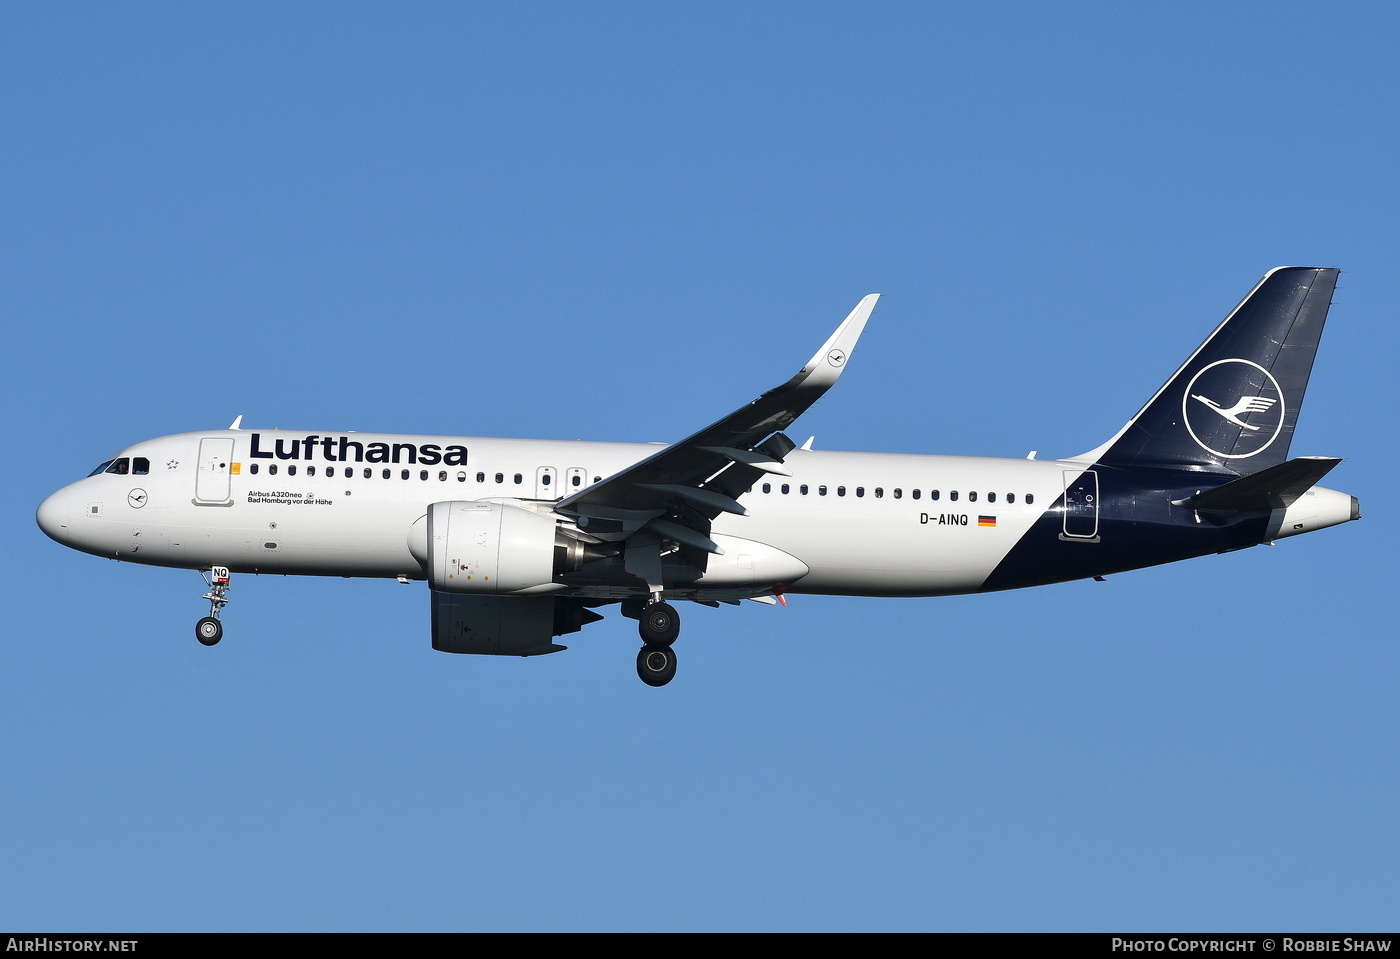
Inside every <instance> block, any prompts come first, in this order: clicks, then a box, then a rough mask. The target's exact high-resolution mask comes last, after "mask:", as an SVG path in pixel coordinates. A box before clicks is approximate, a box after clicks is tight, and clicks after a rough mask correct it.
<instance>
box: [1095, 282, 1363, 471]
mask: <svg viewBox="0 0 1400 959" xmlns="http://www.w3.org/2000/svg"><path fill="white" fill-rule="evenodd" d="M1339 272H1340V271H1338V270H1335V269H1324V268H1320V267H1295V266H1281V267H1278V268H1277V269H1273V270H1270V271H1269V272H1268V273H1267V274H1265V276H1264V278H1263V279H1262V280H1260V281H1259V285H1258V286H1256V287H1255V288H1254V289H1253V290H1252V291H1250V293H1249V295H1248V296H1246V297H1245V298H1244V299H1243V300H1242V301H1241V302H1240V305H1239V306H1237V307H1235V309H1234V310H1233V311H1232V312H1231V313H1230V315H1229V316H1227V317H1226V318H1225V322H1223V323H1221V324H1220V326H1219V327H1217V328H1216V330H1215V332H1214V333H1212V334H1211V335H1210V336H1209V337H1208V338H1207V339H1206V341H1205V342H1204V343H1202V344H1201V346H1200V348H1199V349H1197V350H1196V352H1195V353H1193V354H1192V355H1191V358H1190V359H1188V360H1187V361H1186V363H1185V364H1183V365H1182V367H1181V369H1179V370H1177V371H1176V374H1175V375H1174V376H1172V378H1171V379H1169V380H1168V381H1167V383H1166V385H1165V386H1163V387H1162V388H1161V389H1160V390H1158V391H1157V393H1156V395H1154V396H1153V397H1152V399H1150V400H1148V402H1147V405H1146V406H1144V407H1143V408H1142V409H1141V410H1140V411H1139V412H1138V414H1137V415H1136V416H1134V417H1133V418H1132V419H1131V420H1130V421H1129V422H1128V424H1127V425H1126V426H1124V427H1123V429H1121V430H1120V431H1119V432H1118V434H1117V435H1116V436H1114V437H1113V438H1112V439H1111V440H1109V441H1108V442H1107V443H1105V444H1104V445H1103V446H1101V447H1099V448H1098V449H1096V450H1094V451H1092V452H1090V453H1086V454H1084V456H1083V457H1076V459H1086V460H1092V461H1094V462H1096V463H1098V464H1099V465H1101V466H1106V467H1129V468H1131V467H1142V466H1150V467H1167V468H1174V469H1206V470H1213V471H1219V472H1232V473H1237V474H1240V475H1247V474H1249V473H1254V472H1258V471H1259V470H1263V469H1267V468H1268V467H1271V466H1276V465H1278V464H1279V463H1282V462H1283V461H1284V460H1286V459H1287V458H1288V447H1289V444H1290V443H1291V442H1292V440H1293V427H1294V425H1295V424H1296V423H1297V421H1298V410H1299V408H1300V407H1301V406H1302V404H1303V393H1304V391H1306V389H1307V386H1308V377H1309V376H1310V375H1311V373H1312V366H1313V358H1314V357H1315V356H1316V355H1317V344H1318V341H1319V340H1320V339H1321V337H1322V326H1323V324H1324V323H1325V322H1326V320H1327V309H1328V307H1329V306H1330V305H1331V303H1332V292H1333V290H1334V289H1335V287H1336V284H1337V275H1338V273H1339Z"/></svg>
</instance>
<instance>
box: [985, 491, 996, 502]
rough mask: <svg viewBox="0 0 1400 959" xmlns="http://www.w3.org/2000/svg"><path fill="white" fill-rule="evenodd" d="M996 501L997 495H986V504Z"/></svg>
mask: <svg viewBox="0 0 1400 959" xmlns="http://www.w3.org/2000/svg"><path fill="white" fill-rule="evenodd" d="M996 501H997V494H996V493H988V494H987V502H988V503H995V502H996Z"/></svg>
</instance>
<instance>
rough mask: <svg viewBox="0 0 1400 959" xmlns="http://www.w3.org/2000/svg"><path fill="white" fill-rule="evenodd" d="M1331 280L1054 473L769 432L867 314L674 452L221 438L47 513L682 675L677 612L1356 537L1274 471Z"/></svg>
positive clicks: (1340, 505)
mask: <svg viewBox="0 0 1400 959" xmlns="http://www.w3.org/2000/svg"><path fill="white" fill-rule="evenodd" d="M1337 273H1338V271H1337V270H1334V269H1322V268H1313V267H1280V268H1278V269H1275V270H1271V271H1270V272H1269V273H1268V274H1266V275H1265V276H1264V278H1263V279H1262V280H1260V281H1259V283H1258V285H1256V286H1255V287H1254V289H1253V290H1251V291H1250V292H1249V295H1247V296H1246V297H1245V298H1244V300H1243V301H1242V302H1241V303H1240V304H1239V305H1238V306H1237V307H1235V309H1234V310H1233V311H1232V312H1231V313H1230V314H1229V316H1228V317H1226V319H1225V320H1224V322H1223V323H1221V324H1220V326H1219V327H1217V328H1216V330H1215V331H1214V332H1213V333H1211V334H1210V336H1209V337H1207V338H1206V341H1205V342H1204V343H1203V344H1202V345H1201V346H1200V348H1199V349H1197V350H1196V351H1195V352H1194V353H1192V354H1191V356H1190V357H1189V358H1187V360H1186V362H1185V363H1184V364H1183V365H1182V366H1181V368H1180V369H1178V370H1177V371H1176V373H1175V374H1173V375H1172V376H1171V378H1170V379H1168V380H1167V383H1166V385H1165V386H1163V387H1162V388H1161V389H1160V390H1158V391H1157V392H1156V393H1155V394H1153V395H1152V397H1151V398H1150V399H1149V400H1148V401H1147V403H1146V405H1144V406H1143V407H1142V409H1141V410H1140V411H1139V412H1138V413H1137V415H1135V416H1133V417H1132V419H1130V420H1129V421H1128V423H1127V425H1125V426H1124V427H1123V428H1122V429H1121V430H1119V431H1118V433H1117V434H1115V435H1114V436H1113V437H1112V438H1110V439H1109V440H1108V441H1107V442H1105V443H1103V444H1102V445H1101V446H1099V447H1097V448H1096V449H1093V450H1090V451H1089V452H1087V453H1083V454H1080V455H1078V456H1070V457H1066V458H1064V459H1036V458H1035V454H1031V456H1030V457H1027V458H1025V459H994V458H987V457H971V456H933V455H923V454H912V453H847V452H835V451H829V450H818V449H813V448H812V445H813V444H812V442H811V441H810V440H809V441H808V442H807V443H805V444H803V445H802V446H798V445H797V444H796V443H794V442H793V441H792V440H791V439H789V437H788V435H787V434H786V433H785V432H784V431H785V430H787V429H788V428H789V427H790V426H791V425H792V423H793V421H794V420H796V419H797V417H798V416H800V415H801V414H802V413H803V412H804V411H805V410H806V409H807V408H808V407H810V406H811V405H812V404H813V403H814V402H815V401H816V400H817V398H818V397H820V396H821V395H822V394H823V393H825V392H826V391H827V390H828V389H829V388H830V387H831V386H832V385H833V384H834V383H835V382H836V380H837V379H838V378H839V377H840V375H841V372H842V371H843V370H844V369H845V368H846V365H847V360H848V359H849V358H850V356H851V353H852V351H854V349H855V346H856V341H857V340H858V339H859V337H860V335H861V332H862V331H863V330H864V329H865V325H866V321H867V320H868V319H869V318H870V315H871V312H872V311H873V309H874V307H875V301H876V299H877V296H876V295H875V294H872V295H870V296H867V297H865V298H864V299H863V300H861V301H860V303H859V304H857V305H856V308H855V309H854V310H852V311H851V314H850V315H849V316H848V317H846V319H845V321H844V322H843V323H841V325H840V326H839V327H837V329H836V332H834V333H833V334H832V335H831V337H830V338H829V339H828V340H827V341H826V342H825V343H824V344H822V347H821V349H819V350H817V352H816V354H815V355H814V356H813V357H812V358H811V359H810V360H809V361H808V362H807V364H806V365H805V366H803V367H802V369H801V370H800V371H798V373H797V375H795V376H794V377H792V379H790V380H788V381H787V382H786V383H783V384H782V385H781V386H778V387H776V388H775V389H772V390H769V391H768V392H766V393H764V394H763V395H762V396H760V397H759V398H758V399H756V400H754V401H753V402H751V403H748V404H746V405H744V406H742V407H740V408H739V409H738V410H736V411H735V412H733V413H730V414H729V415H728V416H725V417H723V418H722V419H720V420H718V421H717V422H715V423H714V424H712V425H710V426H707V427H705V428H704V429H702V430H700V431H699V432H697V433H694V434H693V435H691V436H688V437H686V438H685V439H683V440H681V441H680V442H677V443H673V444H671V445H669V446H658V445H646V444H627V443H587V442H577V441H568V442H555V441H549V440H519V439H493V438H483V437H463V436H414V435H398V434H374V433H358V432H334V431H331V432H324V431H323V432H299V431H294V430H275V431H274V430H266V429H243V428H241V421H242V417H239V418H238V419H237V420H235V421H234V423H233V425H232V426H231V427H230V428H229V429H226V430H208V431H204V432H199V433H185V434H180V435H176V436H163V437H160V438H159V439H152V440H145V441H143V442H140V443H137V444H135V445H134V446H130V447H128V448H126V449H124V450H122V451H121V452H120V453H118V454H117V455H116V456H114V457H112V458H111V459H109V460H106V461H105V462H103V463H102V464H101V465H100V466H98V467H97V468H96V469H95V470H93V472H92V474H91V475H90V476H88V477H87V478H86V479H82V480H79V481H78V482H76V483H73V484H71V485H69V486H66V487H64V488H63V489H60V490H59V491H58V492H56V493H54V494H53V495H52V496H50V497H49V498H48V499H46V500H44V502H43V504H42V505H40V507H39V511H38V521H39V526H40V527H41V528H42V529H43V530H44V532H45V533H47V534H48V535H49V536H50V537H52V538H53V539H55V540H57V541H58V542H60V543H62V544H64V545H65V546H71V547H73V548H74V549H78V550H82V551H83V552H87V553H92V554H93V555H96V556H105V557H108V558H109V559H117V560H122V561H125V562H131V563H145V564H149V565H152V566H174V567H180V568H186V569H193V570H199V571H200V572H201V574H203V575H204V577H205V581H206V586H207V592H206V593H205V594H204V598H205V599H207V600H208V601H209V615H208V616H206V617H204V618H203V619H201V620H200V621H199V623H198V624H197V625H196V627H195V634H196V636H197V637H198V639H199V641H200V642H202V643H204V644H205V645H209V646H212V645H213V644H215V643H217V642H218V641H219V639H220V637H221V636H222V635H223V626H222V624H221V621H220V613H221V612H222V610H223V607H224V606H225V604H226V603H227V602H228V593H229V586H230V576H231V574H232V573H290V574H303V575H312V576H378V577H391V578H396V579H398V580H399V581H400V582H404V583H409V582H413V581H423V580H426V581H427V584H428V588H429V593H428V601H429V603H430V606H431V610H432V643H433V647H434V648H435V649H440V650H443V651H444V652H451V653H478V654H488V655H502V656H534V655H538V654H541V653H553V652H557V651H559V650H562V649H564V648H565V647H564V646H561V645H559V644H557V643H556V642H555V639H556V638H557V637H559V636H564V635H567V634H569V633H573V632H576V631H578V630H579V629H581V628H583V627H584V626H587V625H588V624H589V623H592V622H594V621H596V620H599V619H601V618H602V616H601V614H600V613H599V610H601V609H604V608H606V607H608V606H611V605H614V604H615V605H617V606H618V607H619V609H620V612H621V613H622V615H623V616H627V617H630V618H632V619H635V620H636V621H637V624H638V630H639V632H640V633H641V639H642V647H641V650H640V652H639V653H638V655H637V672H638V674H639V675H640V676H641V678H642V680H643V681H644V682H646V683H648V684H649V685H652V686H661V685H665V684H666V683H668V682H670V680H671V678H672V677H673V676H674V675H675V672H676V653H675V649H674V647H673V645H672V644H673V643H674V642H675V641H676V638H677V636H678V635H679V634H680V617H679V615H678V613H677V611H676V608H675V604H676V603H678V602H680V601H687V602H692V603H702V604H704V605H707V606H718V605H719V604H721V603H729V604H734V605H738V604H739V603H740V602H741V601H742V600H746V599H747V600H757V601H759V602H766V603H770V604H771V603H774V602H782V601H784V596H785V595H786V594H792V593H825V594H833V595H848V596H946V595H953V594H958V593H976V592H989V591H993V590H1003V589H1015V588H1018V587H1022V586H1039V585H1043V584H1046V583H1056V582H1063V581H1066V580H1074V579H1083V578H1088V577H1102V576H1105V575H1107V574H1109V573H1118V572H1122V571H1124V570H1130V569H1136V568H1140V567H1144V566H1152V565H1156V564H1159V563H1169V562H1173V561H1175V560H1181V559H1187V558H1189V557H1193V556H1203V555H1206V554H1209V553H1221V552H1227V551H1230V550H1236V549H1242V548H1244V547H1246V546H1254V545H1257V544H1259V543H1268V542H1272V541H1274V540H1278V539H1282V538H1284V537H1287V536H1295V535H1297V534H1298V533H1307V532H1311V531H1312V530H1316V529H1322V528H1324V527H1327V526H1335V525H1337V524H1339V523H1345V522H1347V521H1348V520H1354V519H1358V518H1359V517H1360V509H1359V506H1358V504H1357V501H1356V498H1355V497H1353V496H1349V495H1347V494H1345V493H1339V492H1336V491H1334V490H1330V489H1324V488H1323V487H1321V486H1318V485H1317V484H1318V482H1319V481H1320V480H1321V479H1322V478H1323V476H1324V475H1326V473H1327V472H1328V471H1329V470H1331V469H1332V468H1333V467H1334V466H1336V465H1337V464H1338V463H1339V462H1341V461H1340V460H1338V459H1334V458H1329V457H1320V456H1300V457H1297V458H1294V459H1290V458H1289V453H1288V450H1289V445H1290V443H1291V441H1292V438H1293V430H1294V426H1295V424H1296V423H1297V420H1298V411H1299V408H1300V407H1301V405H1302V402H1303V393H1304V390H1305V389H1306V388H1307V385H1308V377H1309V375H1310V373H1311V371H1312V366H1313V358H1314V356H1315V355H1316V352H1317V345H1318V341H1319V339H1320V337H1321V335H1322V327H1323V323H1324V321H1325V320H1326V318H1327V311H1328V308H1329V306H1330V305H1331V301H1332V293H1333V289H1334V287H1335V285H1336V281H1337Z"/></svg>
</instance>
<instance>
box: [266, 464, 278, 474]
mask: <svg viewBox="0 0 1400 959" xmlns="http://www.w3.org/2000/svg"><path fill="white" fill-rule="evenodd" d="M267 475H268V476H276V475H277V464H276V463H268V464H267Z"/></svg>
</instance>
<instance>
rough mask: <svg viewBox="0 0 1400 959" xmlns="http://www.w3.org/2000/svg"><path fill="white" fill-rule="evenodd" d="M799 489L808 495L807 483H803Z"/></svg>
mask: <svg viewBox="0 0 1400 959" xmlns="http://www.w3.org/2000/svg"><path fill="white" fill-rule="evenodd" d="M797 491H798V492H799V493H801V494H802V495H803V496H806V495H807V484H806V483H803V484H802V485H801V486H799V487H798V488H797Z"/></svg>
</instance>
